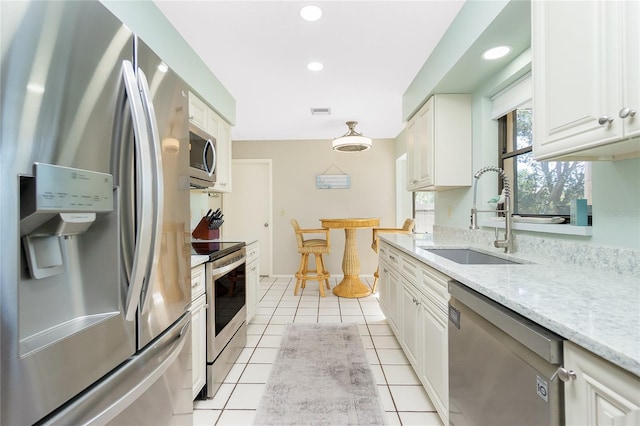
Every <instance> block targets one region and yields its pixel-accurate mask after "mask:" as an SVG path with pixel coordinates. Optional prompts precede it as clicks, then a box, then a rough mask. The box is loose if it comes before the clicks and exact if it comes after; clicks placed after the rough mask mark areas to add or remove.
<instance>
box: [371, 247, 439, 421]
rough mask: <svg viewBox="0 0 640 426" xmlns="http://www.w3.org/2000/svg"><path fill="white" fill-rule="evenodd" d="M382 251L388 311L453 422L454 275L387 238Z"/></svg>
mask: <svg viewBox="0 0 640 426" xmlns="http://www.w3.org/2000/svg"><path fill="white" fill-rule="evenodd" d="M379 253H380V262H381V263H380V268H381V270H380V296H379V297H380V305H381V307H382V310H383V312H384V313H385V316H386V317H387V321H388V322H389V325H390V326H391V329H392V330H393V332H394V333H395V335H396V337H397V339H398V341H399V342H400V345H401V346H402V349H403V350H404V353H405V355H406V356H407V359H408V360H409V362H410V363H411V366H412V367H413V369H414V370H415V372H416V375H417V376H418V378H419V379H420V382H421V383H422V385H423V386H424V388H425V390H426V392H427V394H428V395H429V398H430V399H431V401H432V402H433V405H434V406H435V408H436V410H437V412H438V415H439V416H440V418H441V419H442V421H443V423H444V424H449V421H448V419H449V349H448V348H449V346H448V328H447V327H448V326H447V324H448V316H447V310H448V301H449V292H448V290H447V283H448V281H449V277H447V276H446V275H443V274H441V273H440V272H438V271H436V270H435V269H433V268H431V267H429V266H427V265H425V264H423V263H422V262H420V261H418V260H417V259H416V258H414V257H412V256H409V255H408V254H405V253H402V252H399V251H396V250H395V249H394V248H392V247H391V246H389V245H388V244H387V243H386V242H384V241H381V242H380V249H379ZM394 256H397V259H396V260H395V262H391V261H390V258H391V257H394ZM392 265H395V266H392ZM398 271H399V272H398ZM394 274H396V276H395V278H393V277H394ZM394 279H395V280H396V281H395V282H396V283H397V284H396V285H395V286H394V285H393V281H392V280H394ZM398 290H399V292H398ZM394 297H397V299H396V300H397V302H396V304H395V305H393V304H392V301H393V300H394V299H393V298H394ZM398 302H399V303H398ZM394 306H395V311H394ZM392 316H393V317H392ZM394 323H397V324H398V326H397V327H394Z"/></svg>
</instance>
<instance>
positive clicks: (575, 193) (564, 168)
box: [498, 104, 591, 218]
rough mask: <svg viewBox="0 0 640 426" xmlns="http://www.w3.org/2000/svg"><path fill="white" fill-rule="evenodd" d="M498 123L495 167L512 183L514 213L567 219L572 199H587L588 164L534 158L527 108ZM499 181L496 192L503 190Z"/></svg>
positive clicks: (529, 116)
mask: <svg viewBox="0 0 640 426" xmlns="http://www.w3.org/2000/svg"><path fill="white" fill-rule="evenodd" d="M498 123H499V136H498V137H499V144H500V145H499V153H500V154H499V164H498V167H500V168H502V169H503V170H504V171H505V173H506V174H507V176H508V177H509V182H510V183H511V199H512V212H513V214H517V215H521V216H525V215H526V216H566V217H567V218H568V217H569V206H570V203H571V200H575V199H577V198H587V199H588V200H590V198H591V188H590V186H591V185H590V178H589V176H590V163H585V162H580V161H554V162H540V161H535V160H534V159H533V152H532V149H533V128H532V111H531V107H530V105H527V104H525V105H524V106H521V107H518V108H516V109H515V110H513V111H511V112H509V113H507V114H506V115H504V116H502V117H500V118H499V119H498ZM499 181H500V187H499V190H502V181H501V180H500V179H499ZM588 204H591V203H590V202H588Z"/></svg>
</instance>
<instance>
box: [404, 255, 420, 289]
mask: <svg viewBox="0 0 640 426" xmlns="http://www.w3.org/2000/svg"><path fill="white" fill-rule="evenodd" d="M401 265H402V266H401V268H402V275H404V276H405V278H407V279H408V280H409V281H411V282H412V283H414V284H415V283H419V282H420V280H419V278H420V276H419V273H418V261H417V260H415V259H413V258H411V257H409V256H406V255H405V256H403V257H402V264H401Z"/></svg>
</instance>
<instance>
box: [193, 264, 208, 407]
mask: <svg viewBox="0 0 640 426" xmlns="http://www.w3.org/2000/svg"><path fill="white" fill-rule="evenodd" d="M191 300H192V301H191V368H192V370H191V371H192V389H193V398H195V397H196V395H198V393H200V390H201V389H202V387H203V386H204V385H205V383H206V373H207V372H206V369H207V297H206V294H205V266H204V265H198V266H196V267H195V268H193V269H192V270H191Z"/></svg>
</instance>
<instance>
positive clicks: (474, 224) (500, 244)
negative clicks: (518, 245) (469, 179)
mask: <svg viewBox="0 0 640 426" xmlns="http://www.w3.org/2000/svg"><path fill="white" fill-rule="evenodd" d="M486 172H496V173H498V175H499V176H500V178H501V179H502V187H503V194H504V210H503V211H504V215H505V233H504V239H502V240H499V239H497V238H496V240H495V241H494V242H493V245H494V247H496V248H504V251H505V253H512V252H513V241H512V240H513V238H512V233H511V190H510V185H509V178H508V177H507V175H506V173H505V172H504V170H502V169H501V168H500V167H495V166H487V167H483V168H481V169H480V170H478V171H477V172H476V173H475V174H474V175H473V177H474V178H475V180H474V181H473V206H472V207H471V225H470V226H469V228H470V229H478V228H479V227H478V209H477V206H476V202H477V195H478V181H479V180H480V176H482V175H483V174H485V173H486ZM496 237H497V235H496Z"/></svg>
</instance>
